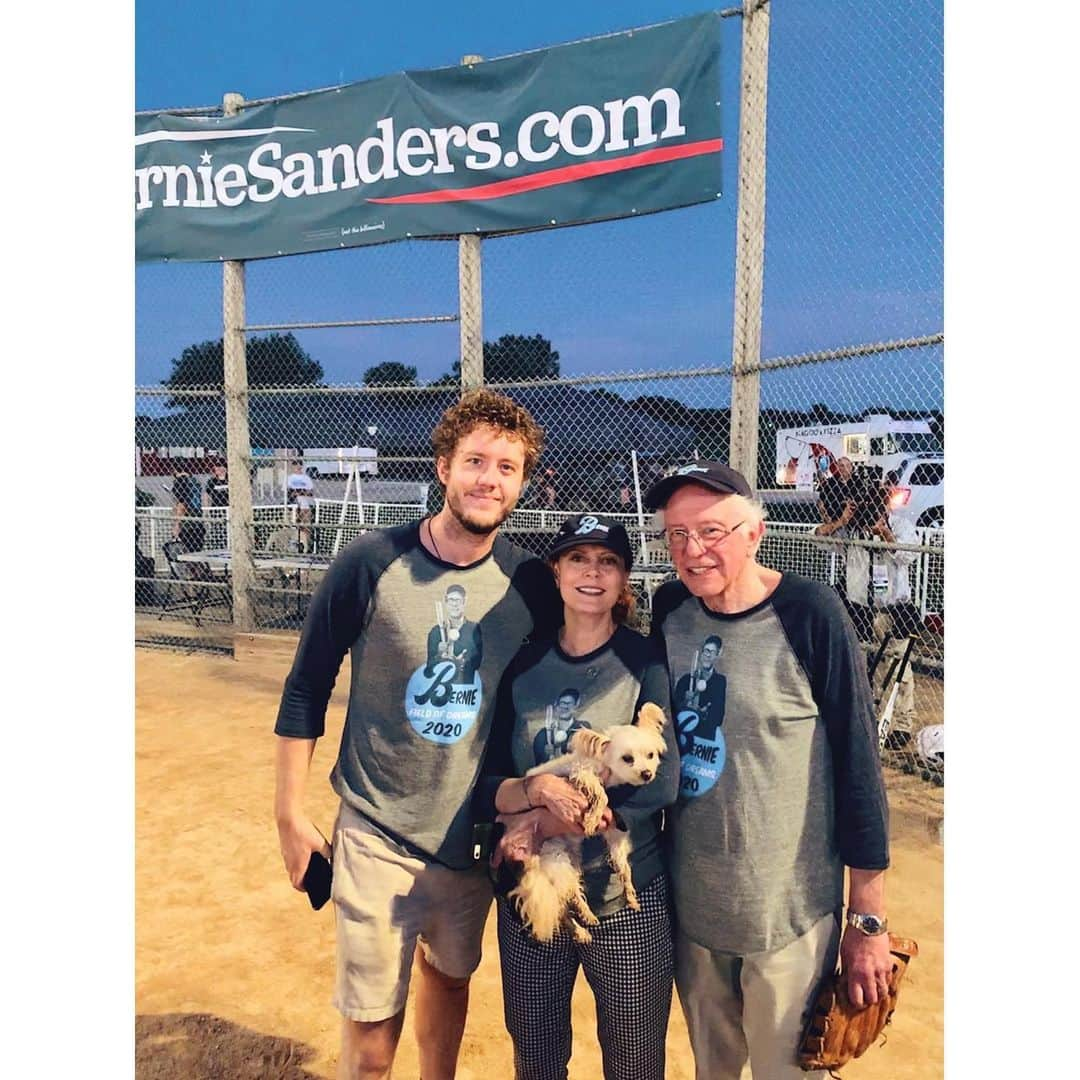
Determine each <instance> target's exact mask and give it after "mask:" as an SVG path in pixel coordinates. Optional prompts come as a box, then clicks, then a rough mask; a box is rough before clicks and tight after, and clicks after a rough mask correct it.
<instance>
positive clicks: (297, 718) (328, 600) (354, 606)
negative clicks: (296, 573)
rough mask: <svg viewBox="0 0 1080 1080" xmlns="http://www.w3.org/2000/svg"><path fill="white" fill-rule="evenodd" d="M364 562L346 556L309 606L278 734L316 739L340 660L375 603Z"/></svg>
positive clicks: (283, 698)
mask: <svg viewBox="0 0 1080 1080" xmlns="http://www.w3.org/2000/svg"><path fill="white" fill-rule="evenodd" d="M371 593H372V585H371V580H370V574H369V572H368V571H367V570H366V568H365V565H364V561H363V560H362V558H358V557H356V556H355V555H354V554H353V553H343V555H341V556H339V557H338V559H337V560H336V561H335V562H334V563H332V564H331V566H330V569H329V570H328V571H327V573H326V576H325V577H324V578H323V580H322V581H321V582H320V584H319V586H318V588H316V590H315V593H314V595H313V596H312V598H311V604H310V606H309V607H308V613H307V618H306V619H305V620H304V629H303V631H302V632H301V634H300V643H299V645H298V646H297V649H296V657H295V659H294V660H293V665H292V669H291V670H290V672H289V674H288V677H287V678H286V679H285V689H284V692H283V693H282V696H281V704H280V706H279V708H278V715H277V723H276V724H275V725H274V733H275V734H276V735H286V736H289V737H291V738H295V739H318V738H320V737H321V736H322V734H323V732H324V731H325V730H326V706H327V704H328V702H329V701H330V694H331V692H332V691H333V689H334V683H335V681H336V680H337V675H338V672H339V671H340V670H341V662H342V660H344V659H345V654H346V653H347V652H348V651H349V649H350V648H351V647H352V645H353V643H354V642H355V641H356V639H357V638H358V637H359V636H360V632H361V630H362V629H363V626H364V621H365V618H366V616H367V613H368V606H369V604H370V601H371Z"/></svg>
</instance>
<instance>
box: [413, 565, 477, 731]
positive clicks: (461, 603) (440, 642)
mask: <svg viewBox="0 0 1080 1080" xmlns="http://www.w3.org/2000/svg"><path fill="white" fill-rule="evenodd" d="M465 601H466V591H465V587H464V586H463V585H457V584H454V585H450V586H449V587H448V588H447V590H446V592H445V594H444V595H443V599H442V600H437V601H436V602H435V625H434V626H433V627H432V628H431V630H430V631H428V637H427V662H426V663H424V664H423V665H421V666H420V667H418V668H417V669H416V670H415V671H414V672H413V674H412V676H411V677H410V679H409V683H408V685H407V686H406V688H405V715H406V716H408V718H409V723H410V724H412V727H413V730H414V731H415V732H416V733H417V734H418V735H420V736H422V737H423V738H425V739H428V740H430V741H431V742H437V743H455V742H457V741H458V740H459V739H460V738H461V737H462V736H463V735H465V734H466V732H468V731H469V729H470V728H471V727H472V726H473V724H475V723H476V718H477V716H478V715H479V713H480V705H481V702H482V701H483V687H482V685H481V682H480V671H479V669H480V661H481V660H482V659H483V655H484V647H483V638H482V635H481V633H480V627H479V625H478V624H477V623H474V622H471V621H470V620H469V619H467V618H466V617H465Z"/></svg>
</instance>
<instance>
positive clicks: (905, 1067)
mask: <svg viewBox="0 0 1080 1080" xmlns="http://www.w3.org/2000/svg"><path fill="white" fill-rule="evenodd" d="M288 664H289V652H288V645H287V643H283V644H282V646H281V647H280V648H270V649H256V648H252V649H250V650H244V649H240V648H238V650H237V657H236V659H233V658H231V657H224V656H208V655H205V654H200V653H183V652H168V651H157V650H152V649H139V650H137V653H136V661H135V674H136V710H137V712H136V973H135V974H136V985H135V990H136V994H135V1004H136V1020H135V1053H136V1076H137V1077H138V1078H139V1080H166V1078H168V1080H233V1078H249V1077H250V1078H254V1077H259V1078H263V1077H265V1078H275V1080H303V1078H315V1077H319V1078H332V1077H334V1075H335V1069H336V1054H337V1043H338V1024H339V1020H338V1015H337V1013H336V1012H335V1011H334V1009H333V1007H332V1006H331V1004H330V997H331V991H332V984H333V973H334V927H333V909H332V906H330V905H328V906H327V907H325V908H323V910H322V911H319V912H313V911H312V910H311V908H310V906H309V905H308V902H307V899H306V897H305V896H303V895H302V894H300V893H297V892H295V891H293V889H292V888H291V887H290V885H289V883H288V880H287V879H286V876H285V872H284V869H283V867H282V864H281V858H280V855H279V853H278V846H277V834H276V830H275V827H274V821H273V813H272V804H273V790H274V776H273V737H272V734H271V733H272V728H273V723H274V717H275V714H276V710H277V702H278V697H279V695H280V692H281V685H282V681H283V679H284V677H285V673H286V671H287V669H288ZM346 675H347V673H346V672H343V673H342V675H341V677H339V680H338V684H339V690H338V691H336V692H335V695H334V699H333V701H332V704H331V709H330V714H329V716H328V721H327V732H326V738H325V739H322V740H320V742H319V743H318V745H317V747H316V752H315V759H314V762H313V766H312V775H311V781H310V783H309V797H308V807H309V809H310V810H311V812H312V815H313V817H314V819H315V821H316V823H317V824H318V825H319V826H320V827H321V828H322V829H323V831H324V832H327V831H328V830H329V829H330V828H331V826H332V824H333V819H334V813H335V809H336V797H335V796H334V794H333V792H332V791H331V789H330V786H329V784H328V783H327V781H326V777H327V775H328V773H329V771H330V768H331V765H332V764H333V759H334V756H335V753H336V750H337V745H338V740H339V737H340V733H341V724H342V721H343V718H344V702H345V696H344V693H343V692H342V690H341V689H340V688H341V687H345V686H347V684H348V679H347V677H346ZM888 783H889V794H890V805H891V810H892V818H891V820H892V842H893V869H892V871H891V872H890V874H889V880H888V901H889V916H890V921H891V923H892V925H893V927H894V928H895V929H896V930H897V932H899V933H901V934H904V935H907V936H910V937H914V938H915V939H916V940H917V941H918V942H919V945H920V950H921V952H920V955H919V957H918V959H916V960H915V961H913V963H912V965H911V967H910V968H909V971H908V975H907V978H906V981H905V984H904V989H903V990H902V992H901V997H900V1008H899V1010H898V1012H897V1014H896V1017H895V1020H894V1022H893V1024H892V1026H891V1027H890V1028H888V1029H887V1041H886V1044H885V1045H884V1046H881V1047H875V1048H873V1049H871V1050H870V1051H869V1052H868V1053H867V1054H866V1055H865V1057H863V1058H862V1059H860V1060H858V1061H854V1062H852V1063H851V1064H850V1065H848V1066H846V1067H845V1069H844V1073H843V1075H844V1076H845V1077H848V1078H850V1080H859V1078H863V1080H885V1078H886V1077H888V1078H889V1080H915V1078H919V1080H929V1078H931V1077H939V1076H941V1075H943V1032H944V1018H943V910H942V908H943V881H942V878H943V864H944V849H943V847H942V844H941V823H942V791H941V789H938V788H933V787H932V786H931V785H929V784H927V783H924V782H923V781H922V780H921V779H919V778H918V777H916V776H905V775H902V774H899V773H892V772H889V773H888ZM512 1074H513V1073H512V1054H511V1048H510V1042H509V1038H508V1037H507V1035H506V1033H505V1030H504V1028H503V1022H502V1001H501V996H500V991H499V968H498V956H497V946H496V942H495V931H494V917H493V916H492V917H491V918H490V919H489V922H488V928H487V935H486V940H485V953H484V960H483V963H482V964H481V967H480V970H479V971H478V972H477V974H476V976H475V978H474V979H473V984H472V998H471V1004H470V1009H469V1017H468V1024H467V1027H466V1030H465V1039H464V1043H463V1047H462V1055H461V1065H460V1068H459V1070H458V1076H459V1078H460V1080H480V1078H483V1080H495V1078H500V1080H501V1078H503V1077H510V1076H512ZM667 1075H668V1077H670V1078H671V1080H690V1078H692V1077H693V1060H692V1057H691V1054H690V1047H689V1043H688V1041H687V1037H686V1028H685V1025H684V1023H683V1019H682V1015H681V1013H680V1011H679V1007H678V1003H677V999H676V1004H675V1006H674V1008H673V1011H672V1019H671V1024H670V1027H669V1031H668V1069H667ZM395 1076H397V1077H401V1078H406V1080H408V1078H414V1077H416V1076H417V1054H416V1046H415V1041H414V1039H413V1035H412V1030H411V1024H410V1023H409V1021H406V1031H405V1034H404V1035H403V1037H402V1043H401V1047H400V1050H399V1053H398V1061H397V1065H396V1067H395ZM600 1076H601V1070H600V1053H599V1047H598V1045H597V1041H596V1034H595V1020H594V1015H593V1011H592V1000H591V995H590V993H589V991H588V987H587V986H586V985H585V983H584V980H583V979H579V982H578V986H577V990H576V992H575V999H574V1055H573V1058H572V1060H571V1062H570V1077H571V1078H572V1080H597V1078H598V1077H600Z"/></svg>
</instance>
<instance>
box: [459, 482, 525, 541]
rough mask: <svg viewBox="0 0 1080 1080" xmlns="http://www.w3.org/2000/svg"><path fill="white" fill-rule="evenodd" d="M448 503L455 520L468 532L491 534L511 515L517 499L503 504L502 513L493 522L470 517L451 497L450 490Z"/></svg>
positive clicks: (481, 534)
mask: <svg viewBox="0 0 1080 1080" xmlns="http://www.w3.org/2000/svg"><path fill="white" fill-rule="evenodd" d="M446 505H447V506H448V507H449V508H450V513H451V514H453V516H454V520H455V521H456V522H457V523H458V524H459V525H460V526H461V527H462V528H463V529H464V530H465V531H466V532H468V533H472V535H473V536H490V535H491V534H492V533H493V532H495V530H496V529H498V527H499V526H500V525H501V524H502V523H503V522H504V521H505V520H506V519H507V518H508V517H509V516H510V514H511V513H512V512H513V509H514V507H515V506H516V505H517V500H516V499H515V500H514V501H513V502H512V503H509V504H506V503H504V504H503V508H502V513H501V514H500V515H499V516H498V517H497V518H496V519H495V521H494V522H493V523H492V524H490V525H489V524H488V523H487V522H483V521H477V520H476V519H475V518H470V517H468V516H467V515H466V514H465V511H464V510H462V509H461V507H460V506H458V505H456V501H455V500H454V499H452V498H451V497H450V492H449V491H447V493H446Z"/></svg>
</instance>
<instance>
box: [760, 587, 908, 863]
mask: <svg viewBox="0 0 1080 1080" xmlns="http://www.w3.org/2000/svg"><path fill="white" fill-rule="evenodd" d="M806 584H807V586H812V589H807V590H805V593H804V595H801V596H799V597H798V598H797V599H796V600H795V601H794V602H793V603H790V604H785V605H784V606H783V610H780V609H778V614H779V615H780V617H781V621H782V622H783V623H784V626H785V631H786V632H787V634H788V639H789V641H790V642H791V645H792V647H793V648H794V649H795V652H796V655H797V656H798V657H799V661H800V663H801V664H802V666H803V669H804V670H805V671H806V673H807V676H808V678H809V680H810V687H811V690H812V692H813V695H814V701H815V702H816V704H817V707H818V710H819V712H820V714H821V718H822V720H823V721H824V723H825V730H826V733H827V736H828V740H829V748H830V750H831V752H832V764H833V784H834V791H835V795H834V797H835V806H836V837H837V844H838V847H839V850H840V857H841V858H842V859H843V861H844V863H845V865H847V866H852V867H855V868H856V869H859V870H884V869H886V868H887V867H888V865H889V827H888V805H887V803H886V799H885V784H884V781H883V779H882V775H881V757H880V754H879V753H878V745H877V725H876V722H875V718H874V704H873V695H872V694H871V691H870V683H869V680H868V679H867V676H866V658H865V657H864V655H863V651H862V648H861V646H860V645H859V642H858V639H857V638H856V636H855V630H854V627H853V626H852V625H851V620H850V619H849V618H848V615H847V613H846V612H845V611H844V608H843V605H842V603H841V601H840V598H839V597H838V596H837V595H836V593H834V592H833V591H832V590H831V589H829V588H827V587H825V586H818V585H817V584H816V583H810V582H807V583H806Z"/></svg>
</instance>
